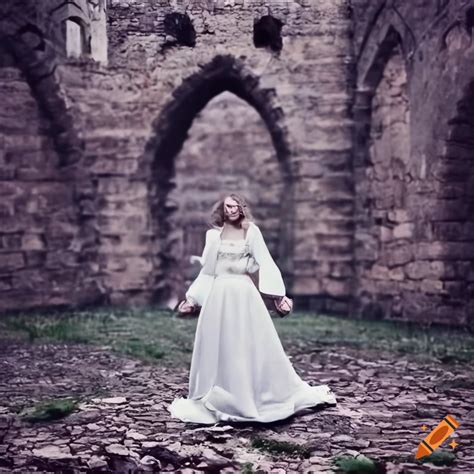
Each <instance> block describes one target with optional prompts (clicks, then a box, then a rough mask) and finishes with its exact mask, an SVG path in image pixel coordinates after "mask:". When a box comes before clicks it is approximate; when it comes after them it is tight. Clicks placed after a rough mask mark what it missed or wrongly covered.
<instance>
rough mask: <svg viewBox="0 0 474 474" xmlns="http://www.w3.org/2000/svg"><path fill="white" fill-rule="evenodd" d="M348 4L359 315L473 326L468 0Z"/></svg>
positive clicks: (473, 151)
mask: <svg viewBox="0 0 474 474" xmlns="http://www.w3.org/2000/svg"><path fill="white" fill-rule="evenodd" d="M357 3H358V4H359V6H360V7H361V8H364V11H362V10H357V7H356V12H355V15H354V17H355V18H356V19H357V21H356V25H355V45H356V51H355V52H356V56H357V57H358V65H357V69H358V92H357V98H356V106H355V117H356V123H359V126H358V130H357V134H356V142H355V143H356V148H355V150H354V153H355V173H356V174H355V179H356V183H357V186H356V196H357V199H356V221H357V230H356V253H355V256H356V268H357V283H358V288H357V291H356V300H357V303H358V305H359V309H358V311H359V314H362V315H372V316H375V317H380V318H397V319H407V320H415V321H418V322H423V323H427V324H430V323H434V322H436V323H452V324H472V314H473V312H472V304H473V300H474V299H473V285H472V275H473V268H474V247H473V241H474V233H473V232H472V229H473V226H472V215H473V214H472V210H473V199H472V192H471V188H472V173H473V167H472V163H473V161H472V158H473V157H474V149H473V147H472V137H474V133H473V129H472V119H473V115H472V108H469V107H470V106H469V104H472V81H473V79H474V68H473V62H472V56H473V40H472V7H473V3H472V2H463V3H458V2H427V1H420V2H416V4H415V5H412V3H410V4H408V2H400V1H399V2H378V3H377V2H375V4H372V5H370V7H369V6H368V5H365V4H364V3H363V2H360V3H359V2H357ZM371 3H372V2H371ZM470 9H471V10H470ZM470 11H471V13H469V12H470ZM366 12H369V15H366ZM371 15H372V17H371ZM469 15H471V16H469ZM357 48H359V49H357Z"/></svg>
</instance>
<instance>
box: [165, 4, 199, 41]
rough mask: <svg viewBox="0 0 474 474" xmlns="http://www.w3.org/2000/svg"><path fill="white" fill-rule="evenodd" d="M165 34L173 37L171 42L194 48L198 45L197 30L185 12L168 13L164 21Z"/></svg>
mask: <svg viewBox="0 0 474 474" xmlns="http://www.w3.org/2000/svg"><path fill="white" fill-rule="evenodd" d="M163 26H164V31H165V34H166V35H167V36H168V37H171V38H172V40H171V42H175V43H176V44H178V45H180V46H188V47H191V48H193V47H194V46H196V31H195V29H194V26H193V23H192V21H191V19H190V18H189V16H188V15H186V14H185V13H178V12H173V13H168V14H167V15H165V19H164V22H163Z"/></svg>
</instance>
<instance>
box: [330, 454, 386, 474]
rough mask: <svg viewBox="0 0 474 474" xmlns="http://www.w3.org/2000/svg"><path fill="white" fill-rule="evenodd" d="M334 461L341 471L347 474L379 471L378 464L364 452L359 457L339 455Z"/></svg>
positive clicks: (372, 473)
mask: <svg viewBox="0 0 474 474" xmlns="http://www.w3.org/2000/svg"><path fill="white" fill-rule="evenodd" d="M333 462H334V464H335V465H336V466H337V467H338V469H339V470H340V471H342V472H344V473H347V474H376V473H377V472H379V469H378V467H377V464H376V463H375V462H374V461H372V459H370V458H368V457H366V456H364V455H362V454H360V455H358V456H357V457H353V456H338V457H336V458H335V459H334V461H333Z"/></svg>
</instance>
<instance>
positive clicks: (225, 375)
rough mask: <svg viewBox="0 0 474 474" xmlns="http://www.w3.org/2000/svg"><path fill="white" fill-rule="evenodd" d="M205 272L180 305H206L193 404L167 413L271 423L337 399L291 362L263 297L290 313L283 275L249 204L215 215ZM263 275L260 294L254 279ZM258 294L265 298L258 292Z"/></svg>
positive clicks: (179, 404) (238, 201)
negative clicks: (306, 379) (303, 376)
mask: <svg viewBox="0 0 474 474" xmlns="http://www.w3.org/2000/svg"><path fill="white" fill-rule="evenodd" d="M213 217H214V219H213V223H214V225H215V228H213V229H210V230H208V231H207V233H206V244H205V246H204V251H203V255H202V257H201V258H200V259H199V260H200V262H201V264H202V269H201V272H200V274H199V275H198V277H197V278H196V280H195V281H194V282H193V283H192V285H191V286H190V287H189V289H188V291H187V292H186V301H184V302H183V303H182V304H181V305H180V311H181V312H182V313H186V312H191V311H192V310H193V307H195V306H201V311H200V313H199V320H198V324H197V328H196V335H195V341H194V350H193V355H192V361H191V370H190V376H189V393H188V398H178V399H175V400H174V401H173V402H172V403H171V405H169V407H168V410H169V411H170V413H171V416H172V417H174V418H178V419H180V420H182V421H186V422H192V423H202V424H214V423H216V422H218V421H253V422H255V421H256V422H271V421H275V420H281V419H284V418H287V417H289V416H291V415H293V414H294V413H296V412H297V411H300V410H302V409H304V408H308V407H312V406H316V405H320V404H329V405H335V404H336V399H335V397H334V394H333V393H332V392H331V390H330V389H329V387H328V386H327V385H319V386H310V385H309V384H308V383H307V382H304V381H303V380H301V378H300V377H299V376H298V374H297V373H296V372H295V370H294V368H293V366H292V364H291V362H290V360H289V359H288V357H287V355H286V354H285V351H284V349H283V346H282V344H281V342H280V339H279V337H278V334H277V332H276V330H275V327H274V325H273V321H272V319H271V316H270V314H269V312H268V310H267V307H266V305H265V303H264V301H263V299H262V296H261V294H260V292H261V293H263V294H266V295H271V296H273V297H275V298H276V299H277V308H278V309H280V310H281V311H282V312H283V311H284V310H285V309H286V311H288V310H289V309H291V304H292V302H291V300H289V299H288V298H287V297H286V296H285V286H284V284H283V280H282V277H281V273H280V270H279V269H278V267H277V266H276V264H275V262H274V261H273V259H272V257H271V255H270V253H269V251H268V249H267V247H266V245H265V241H264V239H263V236H262V234H261V232H260V229H259V228H258V227H257V226H256V225H255V224H254V223H253V222H251V221H250V220H249V218H250V217H251V215H250V212H249V211H248V208H247V205H246V204H245V200H244V199H243V198H242V197H241V196H239V195H237V194H230V195H229V196H227V197H226V198H225V199H223V200H220V201H219V202H218V203H217V204H216V206H215V209H214V213H213ZM256 270H259V278H258V280H259V282H258V289H257V287H256V286H255V284H254V282H253V281H252V279H251V277H250V276H249V273H254V272H255V271H256ZM259 291H260V292H259Z"/></svg>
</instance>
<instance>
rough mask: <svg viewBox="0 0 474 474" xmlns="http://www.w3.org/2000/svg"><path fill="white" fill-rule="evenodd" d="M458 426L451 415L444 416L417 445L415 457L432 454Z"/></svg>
mask: <svg viewBox="0 0 474 474" xmlns="http://www.w3.org/2000/svg"><path fill="white" fill-rule="evenodd" d="M458 426H459V423H458V422H457V421H456V420H455V419H454V418H453V417H452V416H451V415H447V416H445V417H444V418H443V420H442V421H441V423H440V424H439V425H438V426H437V427H436V428H435V429H434V430H433V431H431V433H430V434H429V435H428V436H427V437H426V438H425V439H424V440H422V441H421V443H420V444H419V445H418V451H417V452H416V455H415V459H420V458H423V457H425V456H428V455H429V454H432V453H433V452H434V451H435V449H437V448H438V447H439V446H441V445H442V444H443V443H444V441H446V439H447V438H449V437H450V436H451V435H452V434H453V433H454V431H455V430H456V428H457V427H458Z"/></svg>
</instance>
